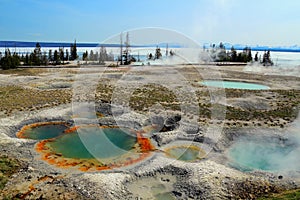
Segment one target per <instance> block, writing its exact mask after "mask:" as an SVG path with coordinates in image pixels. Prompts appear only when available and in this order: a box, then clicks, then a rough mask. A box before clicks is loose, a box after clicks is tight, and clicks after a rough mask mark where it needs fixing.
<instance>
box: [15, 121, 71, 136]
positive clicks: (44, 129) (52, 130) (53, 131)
mask: <svg viewBox="0 0 300 200" xmlns="http://www.w3.org/2000/svg"><path fill="white" fill-rule="evenodd" d="M67 128H68V126H67V124H66V123H64V122H44V123H43V122H42V123H35V124H29V125H26V126H24V127H23V128H22V129H21V130H20V131H19V132H18V133H17V137H19V138H25V139H33V140H45V139H50V138H56V137H58V136H60V135H63V134H64V131H65V130H66V129H67Z"/></svg>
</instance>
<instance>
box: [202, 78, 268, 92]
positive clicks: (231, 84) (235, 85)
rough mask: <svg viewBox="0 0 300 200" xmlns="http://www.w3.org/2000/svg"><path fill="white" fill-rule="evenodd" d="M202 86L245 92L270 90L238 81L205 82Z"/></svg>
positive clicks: (264, 86)
mask: <svg viewBox="0 0 300 200" xmlns="http://www.w3.org/2000/svg"><path fill="white" fill-rule="evenodd" d="M201 84H202V85H205V86H211V87H219V88H229V89H243V90H268V89H270V88H269V87H268V86H266V85H262V84H256V83H245V82H237V81H213V80H211V81H203V82H201Z"/></svg>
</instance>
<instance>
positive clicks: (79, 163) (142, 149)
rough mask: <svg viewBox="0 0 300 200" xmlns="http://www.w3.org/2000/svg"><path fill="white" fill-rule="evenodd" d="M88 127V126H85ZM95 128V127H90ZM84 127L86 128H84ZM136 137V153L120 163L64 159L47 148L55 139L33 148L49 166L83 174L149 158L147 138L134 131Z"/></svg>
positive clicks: (140, 132)
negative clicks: (75, 170)
mask: <svg viewBox="0 0 300 200" xmlns="http://www.w3.org/2000/svg"><path fill="white" fill-rule="evenodd" d="M87 126H89V125H87ZM90 126H95V125H90ZM84 127H86V126H84ZM79 128H80V127H79V126H74V127H71V128H69V129H67V130H66V131H64V133H66V134H69V133H72V132H74V131H77V130H78V129H79ZM99 128H119V127H117V126H99ZM134 133H136V137H137V145H138V147H137V148H135V151H136V152H132V154H129V155H127V156H128V157H127V158H126V159H125V160H124V161H122V162H118V163H117V162H112V163H109V164H103V163H101V159H99V160H98V159H96V158H93V159H80V158H65V157H63V156H62V155H61V154H59V153H56V152H53V150H52V149H51V148H50V147H49V145H48V144H49V143H50V142H53V141H54V140H55V138H52V139H46V140H42V141H40V142H38V143H37V144H36V146H35V150H36V151H37V152H39V153H40V154H41V159H42V160H44V161H46V162H48V163H49V164H51V165H55V166H57V167H60V168H76V169H78V170H80V171H83V172H92V171H102V170H110V169H113V168H119V167H124V166H128V165H132V164H135V163H138V162H140V161H142V160H144V159H145V158H147V157H149V156H150V155H151V153H152V151H154V150H155V148H154V146H153V145H152V144H151V141H150V139H149V138H147V137H145V136H144V135H143V134H144V133H145V132H144V131H134Z"/></svg>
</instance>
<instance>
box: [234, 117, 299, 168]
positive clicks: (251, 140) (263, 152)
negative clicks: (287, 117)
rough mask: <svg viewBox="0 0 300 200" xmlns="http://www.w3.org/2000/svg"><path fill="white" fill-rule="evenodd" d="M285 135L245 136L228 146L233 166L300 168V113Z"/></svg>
mask: <svg viewBox="0 0 300 200" xmlns="http://www.w3.org/2000/svg"><path fill="white" fill-rule="evenodd" d="M280 135H282V137H278V136H270V135H269V134H268V136H266V135H263V133H262V135H261V136H259V137H257V136H254V135H251V136H247V137H242V138H240V140H238V141H237V143H235V144H234V145H233V146H232V147H231V148H230V149H229V157H230V158H231V159H232V161H233V164H232V165H233V166H234V167H237V168H239V169H241V170H243V171H252V170H265V171H273V172H289V173H290V172H297V173H299V172H300V159H299V155H300V117H298V118H297V120H295V121H294V122H293V123H292V125H291V126H290V127H289V128H287V129H286V130H285V131H284V132H283V133H282V134H281V133H280Z"/></svg>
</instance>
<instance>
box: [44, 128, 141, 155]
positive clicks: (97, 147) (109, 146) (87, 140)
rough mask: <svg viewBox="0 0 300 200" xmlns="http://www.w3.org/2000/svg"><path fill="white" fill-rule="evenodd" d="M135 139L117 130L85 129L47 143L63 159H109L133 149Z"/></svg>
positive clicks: (127, 133)
mask: <svg viewBox="0 0 300 200" xmlns="http://www.w3.org/2000/svg"><path fill="white" fill-rule="evenodd" d="M136 142H137V140H136V137H134V136H132V135H131V134H130V133H129V132H126V131H124V130H122V129H118V128H104V129H101V128H98V127H85V128H80V129H79V130H77V131H74V132H71V133H68V134H65V135H62V136H60V137H59V138H56V139H55V140H53V141H52V142H50V143H49V145H50V148H51V149H52V151H53V152H56V153H58V154H61V155H62V156H63V157H65V158H84V159H85V158H87V159H88V158H111V157H116V156H120V155H123V154H125V153H126V152H128V151H130V150H131V149H133V147H134V145H135V144H136Z"/></svg>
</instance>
